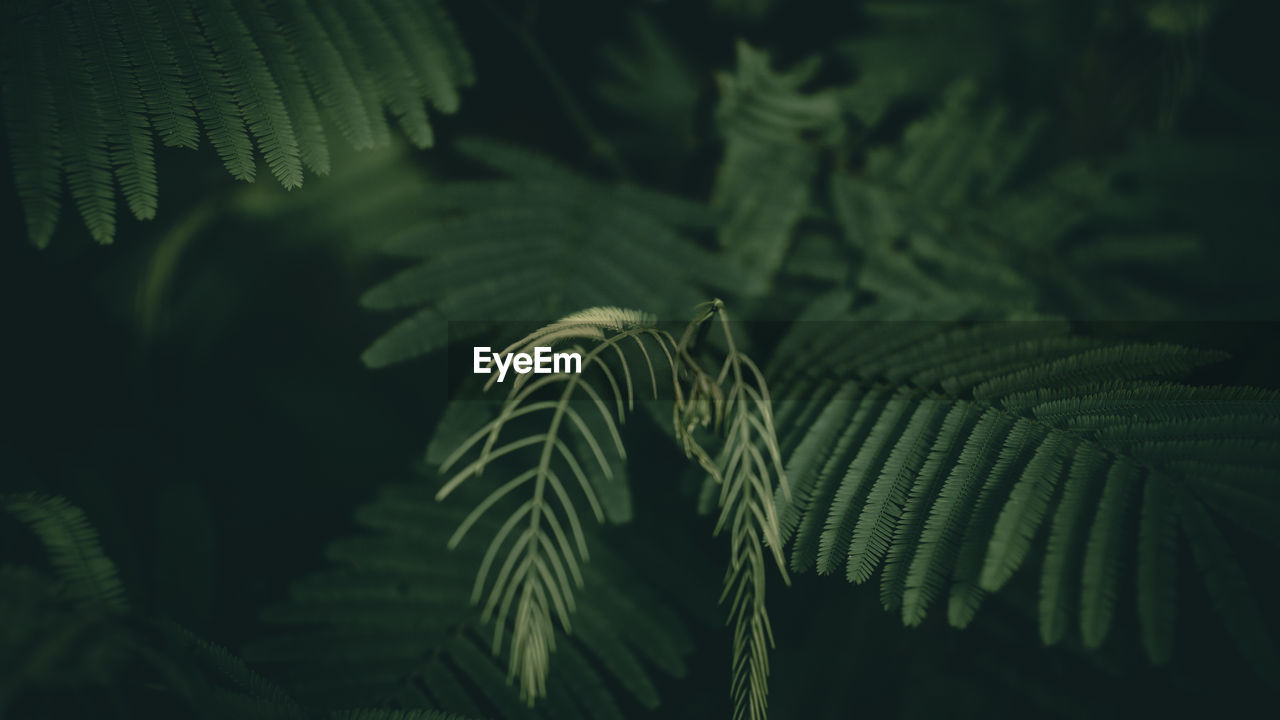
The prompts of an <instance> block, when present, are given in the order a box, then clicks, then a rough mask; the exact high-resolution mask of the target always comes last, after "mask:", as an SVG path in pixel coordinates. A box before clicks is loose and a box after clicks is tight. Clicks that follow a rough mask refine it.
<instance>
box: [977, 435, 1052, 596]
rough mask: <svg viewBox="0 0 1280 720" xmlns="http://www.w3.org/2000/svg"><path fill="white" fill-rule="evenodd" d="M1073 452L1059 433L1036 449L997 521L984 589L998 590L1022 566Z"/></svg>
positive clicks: (1044, 440) (985, 573)
mask: <svg viewBox="0 0 1280 720" xmlns="http://www.w3.org/2000/svg"><path fill="white" fill-rule="evenodd" d="M1073 449H1074V448H1072V443H1071V440H1070V439H1068V438H1067V437H1066V436H1064V435H1062V434H1060V433H1050V434H1049V435H1048V436H1047V437H1045V438H1044V439H1043V440H1042V441H1040V443H1039V445H1038V447H1036V448H1035V450H1034V454H1033V455H1032V456H1031V459H1030V460H1029V461H1028V462H1027V465H1026V468H1025V469H1024V470H1023V471H1022V475H1021V477H1020V478H1019V479H1018V481H1017V482H1016V483H1015V484H1014V486H1013V490H1012V492H1010V493H1009V500H1008V502H1006V503H1005V505H1004V508H1003V509H1002V510H1001V511H1000V519H999V520H997V521H996V525H995V528H994V531H993V533H992V535H991V543H990V545H989V547H988V549H987V560H986V563H985V564H984V565H983V568H982V579H981V581H980V583H979V584H980V585H981V586H982V589H983V590H986V591H987V592H995V591H997V590H999V589H1000V588H1001V587H1003V586H1004V584H1005V583H1006V582H1008V580H1009V578H1010V577H1012V576H1013V572H1014V570H1016V569H1017V568H1018V567H1019V566H1020V565H1022V561H1023V560H1024V559H1025V558H1026V556H1027V553H1028V552H1029V551H1030V549H1031V543H1032V541H1033V540H1035V537H1036V533H1037V531H1038V530H1039V529H1040V525H1041V524H1042V523H1043V522H1044V518H1045V515H1046V514H1048V511H1049V507H1050V505H1051V503H1052V502H1053V498H1054V495H1055V493H1056V491H1057V489H1058V484H1059V483H1060V482H1061V481H1062V474H1063V471H1064V470H1065V469H1066V467H1065V462H1066V459H1067V457H1068V455H1069V453H1071V451H1072V450H1073Z"/></svg>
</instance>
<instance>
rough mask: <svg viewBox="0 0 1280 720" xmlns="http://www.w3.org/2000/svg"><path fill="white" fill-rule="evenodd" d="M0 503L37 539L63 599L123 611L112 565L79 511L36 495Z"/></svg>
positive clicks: (13, 497) (120, 587)
mask: <svg viewBox="0 0 1280 720" xmlns="http://www.w3.org/2000/svg"><path fill="white" fill-rule="evenodd" d="M0 503H2V504H3V505H4V508H5V510H7V511H8V512H9V514H11V515H13V516H14V517H15V518H17V519H18V520H19V521H20V522H22V523H23V524H25V525H27V526H28V527H30V528H31V531H32V532H34V533H35V534H36V536H37V537H39V538H40V542H41V543H43V544H44V547H45V550H46V551H47V552H48V553H49V561H50V563H51V564H52V565H53V567H54V569H55V570H56V571H57V577H58V580H59V581H61V582H62V584H63V586H64V590H63V592H64V593H65V595H66V596H67V597H69V598H71V599H72V600H75V601H77V602H82V603H93V604H101V605H103V606H105V607H107V608H110V609H111V610H113V611H116V612H122V611H124V610H125V609H127V607H128V603H127V602H126V600H125V594H124V586H123V585H122V584H121V583H120V577H119V574H118V573H117V572H116V566H115V563H113V562H111V559H110V558H108V557H107V555H106V553H104V552H103V550H102V544H101V542H100V541H99V540H98V532H97V531H96V530H94V528H93V526H92V525H90V524H89V520H88V518H86V517H85V515H84V512H83V511H81V510H80V508H78V507H75V506H74V505H72V504H71V503H69V502H67V501H66V500H65V499H63V498H60V497H46V496H42V495H36V494H23V495H6V496H3V498H0Z"/></svg>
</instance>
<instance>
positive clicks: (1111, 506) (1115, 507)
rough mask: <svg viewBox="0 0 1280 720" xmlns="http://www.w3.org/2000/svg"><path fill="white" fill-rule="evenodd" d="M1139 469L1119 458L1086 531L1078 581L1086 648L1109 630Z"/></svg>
mask: <svg viewBox="0 0 1280 720" xmlns="http://www.w3.org/2000/svg"><path fill="white" fill-rule="evenodd" d="M1141 479H1142V471H1141V469H1140V468H1138V467H1137V466H1135V465H1133V464H1132V463H1130V462H1128V461H1127V460H1125V459H1119V460H1117V461H1116V462H1115V464H1113V465H1112V466H1111V469H1110V470H1109V471H1108V472H1107V480H1106V484H1105V485H1104V486H1103V488H1102V498H1101V499H1099V500H1098V510H1097V514H1096V515H1094V518H1093V526H1092V527H1091V528H1090V530H1089V544H1088V545H1087V546H1086V548H1085V555H1084V570H1083V575H1082V580H1081V583H1080V629H1081V632H1082V634H1083V636H1084V644H1085V646H1086V647H1091V648H1096V647H1101V645H1102V642H1103V641H1104V640H1106V637H1107V632H1108V631H1109V630H1110V629H1111V616H1112V613H1113V612H1114V610H1115V604H1116V594H1117V588H1116V585H1117V583H1118V581H1119V576H1120V546H1121V545H1122V541H1123V538H1122V533H1123V531H1124V528H1125V525H1126V523H1125V512H1126V510H1127V509H1128V504H1129V500H1130V498H1131V497H1132V495H1133V491H1134V489H1135V486H1136V485H1137V484H1138V483H1139V482H1140V481H1141Z"/></svg>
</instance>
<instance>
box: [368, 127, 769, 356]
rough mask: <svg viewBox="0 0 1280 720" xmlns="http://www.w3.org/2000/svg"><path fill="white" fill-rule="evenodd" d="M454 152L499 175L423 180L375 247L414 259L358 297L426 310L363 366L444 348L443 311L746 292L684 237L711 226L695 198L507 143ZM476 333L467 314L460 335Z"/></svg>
mask: <svg viewBox="0 0 1280 720" xmlns="http://www.w3.org/2000/svg"><path fill="white" fill-rule="evenodd" d="M458 149H459V150H460V151H462V152H463V153H464V154H465V155H466V156H468V157H469V158H471V159H473V160H475V161H477V162H479V163H481V164H483V165H485V166H488V167H490V168H492V169H494V170H497V171H499V172H501V173H503V174H504V175H505V176H506V177H504V178H502V179H495V180H481V181H473V182H456V183H451V184H448V185H445V186H442V187H439V188H434V189H433V190H432V191H431V193H430V195H429V196H428V197H426V198H424V199H423V201H422V202H423V203H424V207H425V210H426V211H427V212H426V213H425V214H426V217H425V218H424V219H423V220H422V221H421V222H419V223H418V224H416V225H414V226H412V227H410V228H407V229H406V230H404V231H403V232H401V233H399V234H397V235H396V236H395V237H393V238H391V239H390V241H389V242H388V243H387V244H386V246H385V250H386V251H387V252H389V253H391V254H393V255H396V256H400V257H406V258H413V259H416V260H420V261H422V264H420V265H417V266H414V267H412V268H410V269H408V270H405V271H404V272H402V273H400V274H399V275H397V276H395V277H393V278H391V279H390V280H387V281H385V282H383V283H382V284H380V285H378V286H376V287H374V288H373V289H371V290H369V291H368V292H367V293H365V295H364V297H363V298H362V299H361V302H362V303H363V304H364V305H365V307H369V308H374V309H379V310H383V309H399V308H405V307H420V306H425V307H422V309H421V310H419V311H418V312H417V313H416V314H414V315H413V316H412V317H410V318H409V319H407V320H404V321H403V322H401V323H400V324H399V325H397V326H396V327H394V328H392V329H391V330H390V331H389V332H388V333H387V334H386V335H383V336H382V337H381V338H379V339H378V340H377V341H376V342H375V343H374V344H373V346H372V347H370V348H369V349H368V350H367V351H365V354H364V361H365V363H366V364H368V365H370V366H373V367H378V366H382V365H388V364H390V363H394V362H398V361H402V360H406V359H409V358H413V357H416V356H418V355H422V354H426V353H430V352H433V351H435V350H439V349H441V348H443V347H444V346H445V345H446V344H447V342H448V340H449V337H448V335H447V333H446V330H447V326H446V321H448V320H474V321H484V320H490V319H501V320H503V321H505V322H520V321H524V322H532V323H545V322H548V321H550V320H551V319H554V318H557V317H560V316H562V315H565V314H567V313H569V312H572V311H576V310H579V309H582V308H584V307H590V306H591V305H593V304H598V305H614V306H620V307H635V308H645V309H646V311H648V312H655V313H659V314H665V315H666V316H670V315H673V314H675V315H676V316H679V314H683V313H684V312H687V308H689V307H692V306H693V305H694V304H695V303H697V302H699V301H701V300H702V299H703V298H704V297H706V291H707V290H712V289H716V288H729V287H733V288H735V289H737V290H739V291H743V292H751V291H752V290H753V287H752V286H751V285H750V284H749V282H748V276H747V275H746V273H745V272H744V271H742V270H739V269H738V266H737V265H735V264H732V263H730V262H726V261H725V260H722V259H720V258H717V257H715V256H714V255H712V254H711V253H710V252H708V251H707V250H706V249H704V248H703V247H701V246H700V245H699V244H698V243H697V242H696V241H695V240H693V239H692V238H690V237H687V236H686V235H685V234H684V232H685V231H690V230H696V229H699V228H708V227H710V226H711V224H712V222H713V216H712V215H711V214H710V213H708V212H707V211H706V210H705V208H703V207H701V206H699V205H696V204H694V203H689V202H687V201H684V200H681V199H679V198H675V197H672V196H668V195H663V194H659V193H655V192H652V191H649V190H644V189H640V188H635V187H632V186H628V185H616V186H615V185H607V184H606V185H602V184H601V183H598V182H595V181H593V180H591V179H589V178H586V177H582V176H579V175H577V174H575V173H572V172H570V171H569V170H567V169H565V168H563V167H560V166H559V165H557V164H556V163H554V162H551V161H550V160H548V159H546V158H543V157H541V156H539V155H537V154H536V153H532V152H529V151H526V150H522V149H519V148H515V147H512V146H508V145H503V144H498V143H492V142H481V141H466V142H462V143H460V144H459V146H458ZM640 243H643V245H644V247H645V248H646V249H645V250H644V251H643V252H642V251H641V250H640ZM499 277H501V279H502V281H501V282H497V281H496V278H499ZM659 281H660V282H661V285H659V284H657V283H658V282H659ZM463 330H464V331H465V326H463ZM482 330H483V325H482V324H480V323H473V327H472V329H471V332H479V331H482ZM454 339H462V338H454Z"/></svg>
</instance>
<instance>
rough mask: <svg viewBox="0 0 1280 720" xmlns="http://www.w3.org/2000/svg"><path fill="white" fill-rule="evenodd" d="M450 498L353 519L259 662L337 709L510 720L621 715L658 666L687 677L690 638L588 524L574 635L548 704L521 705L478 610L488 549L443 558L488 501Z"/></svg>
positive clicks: (421, 491)
mask: <svg viewBox="0 0 1280 720" xmlns="http://www.w3.org/2000/svg"><path fill="white" fill-rule="evenodd" d="M498 466H501V469H504V470H505V468H506V467H508V466H507V465H506V464H505V463H504V462H503V461H502V460H499V461H497V462H495V464H494V467H492V468H491V469H490V470H489V472H490V473H493V472H495V471H496V470H498V469H500V468H499V467H498ZM477 491H478V492H477ZM454 494H455V496H456V497H455V498H454V499H455V500H457V502H448V503H439V502H436V501H435V499H434V498H433V496H432V495H433V494H432V492H431V490H430V489H429V488H428V487H426V486H425V485H421V484H405V485H391V486H387V487H385V488H383V490H382V491H381V492H380V493H379V495H378V497H377V498H376V499H375V500H374V501H372V502H371V503H369V504H367V505H365V506H363V507H361V508H360V509H359V510H358V511H357V513H356V519H357V521H358V523H359V524H360V526H361V527H362V528H364V529H365V530H366V534H364V535H362V536H359V537H354V538H348V539H343V540H339V541H337V542H335V543H333V544H331V545H330V547H329V550H328V552H327V553H326V555H327V557H328V559H329V561H330V562H331V563H332V567H331V568H329V569H326V570H323V571H321V572H318V573H316V574H314V575H311V576H309V577H307V578H304V579H303V580H301V581H299V582H297V583H296V584H295V585H294V588H293V591H292V593H291V600H290V601H289V603H287V604H285V605H283V606H280V607H276V608H272V609H270V610H269V611H268V612H267V614H266V618H267V620H269V621H271V622H274V623H282V624H285V625H288V626H292V627H291V631H290V633H289V634H288V635H283V636H280V637H278V638H274V639H268V640H266V641H262V642H259V643H257V644H256V645H255V646H253V647H251V648H250V650H249V656H250V657H251V658H253V659H256V660H258V661H261V662H265V663H267V664H268V665H269V666H270V667H272V668H276V667H279V668H280V669H281V671H282V672H284V673H285V675H286V677H287V678H288V679H289V680H290V681H291V682H290V686H291V687H293V688H296V689H298V691H299V692H300V693H305V694H306V695H307V696H308V697H315V698H320V699H322V700H323V701H324V702H327V703H330V704H331V705H337V706H343V705H349V704H352V703H354V702H358V701H359V699H360V698H368V697H382V698H388V699H394V700H395V701H396V702H397V703H398V705H399V706H400V707H403V708H421V707H432V708H441V709H443V710H445V711H449V712H458V713H463V714H465V715H468V716H481V715H484V714H485V712H483V711H482V708H490V710H489V713H490V715H491V716H493V717H501V718H534V717H550V716H553V715H554V716H557V717H560V716H561V715H556V710H557V709H563V710H564V711H565V712H566V713H567V715H565V716H567V717H579V716H585V717H601V718H620V717H622V716H623V715H622V711H621V709H620V706H625V704H626V702H627V700H626V698H625V697H623V696H622V694H626V695H631V696H632V697H633V698H634V699H635V701H636V702H639V703H640V704H641V705H643V706H645V707H655V706H656V705H657V703H658V697H657V694H656V690H655V687H656V686H655V683H654V681H653V679H652V678H651V675H652V673H653V672H654V671H653V668H654V667H656V668H657V669H659V670H660V671H662V672H664V673H669V674H673V675H682V674H683V673H684V671H685V665H684V658H685V657H686V656H687V654H688V653H689V652H690V651H691V650H692V644H691V641H690V639H689V638H688V637H687V635H686V634H685V630H684V628H683V626H682V624H681V623H680V622H679V621H678V620H677V619H675V618H673V617H672V615H671V612H670V611H669V610H668V609H666V608H665V606H663V605H662V604H661V602H660V601H659V600H658V599H657V598H656V597H655V596H654V595H653V593H652V592H651V591H650V590H649V589H648V588H647V586H646V584H645V583H644V582H643V581H642V580H641V579H640V578H639V577H638V576H637V575H636V573H635V570H634V568H631V567H630V566H629V565H628V563H627V562H626V561H625V560H623V558H622V557H620V556H617V555H615V554H614V553H613V552H612V551H611V550H610V548H609V547H608V545H607V544H606V543H603V542H599V541H598V539H597V538H595V537H594V535H593V534H592V532H591V529H590V528H587V527H584V533H586V534H587V536H588V542H589V544H590V547H591V552H592V554H593V558H594V559H595V560H596V562H591V563H583V564H582V565H581V568H580V569H581V573H582V581H583V582H582V585H581V586H580V587H576V586H575V590H574V602H575V606H576V612H575V613H574V614H573V621H574V622H573V630H574V631H573V633H572V634H571V635H566V636H563V637H560V638H558V642H557V643H556V651H555V662H554V663H553V665H552V669H551V672H550V674H549V675H548V676H547V678H546V688H547V696H546V697H545V698H543V700H542V701H541V702H540V703H539V707H538V708H534V709H530V708H529V707H528V706H527V705H526V704H525V702H523V701H522V699H521V698H520V696H519V693H518V691H517V690H516V689H515V688H513V687H511V685H509V684H508V682H507V679H506V670H505V669H503V668H502V667H501V660H499V659H497V658H494V657H493V656H492V655H491V654H490V652H489V646H490V643H491V640H492V636H493V634H494V633H495V632H496V628H494V629H493V631H492V632H491V631H490V630H487V628H492V623H489V624H485V623H483V622H482V620H481V616H480V613H478V612H476V610H475V609H474V608H473V606H472V604H471V602H470V596H471V590H472V585H473V584H474V580H475V573H474V568H475V567H477V566H478V565H479V564H480V563H481V561H482V559H483V557H484V555H485V554H486V551H487V548H486V543H484V542H478V541H476V540H475V538H473V537H469V538H468V539H464V540H463V541H462V542H460V543H459V544H458V545H457V546H456V547H455V549H454V550H453V552H452V553H450V554H449V555H448V556H443V555H441V552H440V551H442V550H443V549H445V548H446V547H447V545H448V541H449V538H450V534H451V533H452V532H453V530H454V528H457V527H458V526H459V525H460V523H462V522H463V521H465V520H467V516H468V515H469V514H470V509H471V508H472V507H475V506H476V504H477V503H479V502H480V501H482V500H483V499H484V490H483V489H481V488H480V486H479V485H475V484H473V483H467V484H466V485H464V486H463V487H460V488H459V489H458V490H457V491H456V492H455V493H454ZM501 524H502V519H501V518H499V517H497V516H496V515H495V514H493V513H488V514H486V515H484V516H483V517H480V518H479V519H478V520H476V521H475V524H474V525H473V526H472V528H471V532H470V533H469V536H475V535H488V536H491V535H493V534H495V533H496V532H497V531H498V530H500V526H501ZM512 629H513V628H512V626H511V623H508V627H507V628H506V632H507V633H510V632H511V630H512ZM624 675H625V677H624ZM406 712H407V710H406Z"/></svg>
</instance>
